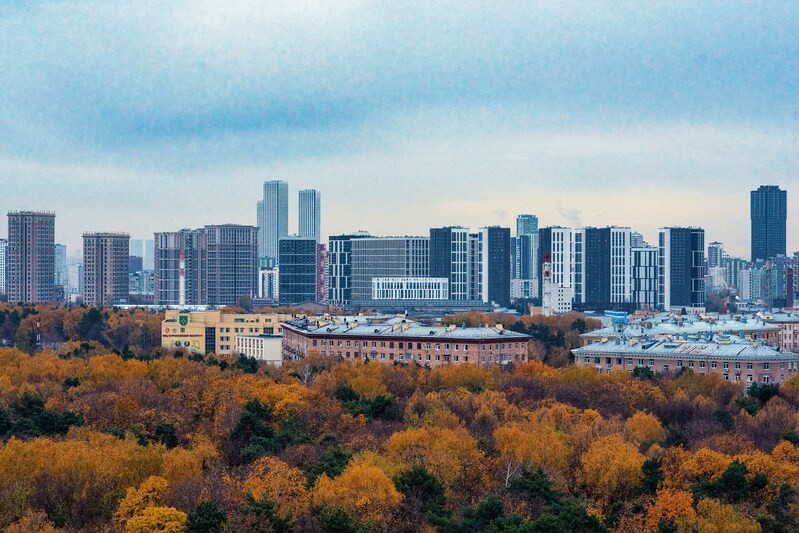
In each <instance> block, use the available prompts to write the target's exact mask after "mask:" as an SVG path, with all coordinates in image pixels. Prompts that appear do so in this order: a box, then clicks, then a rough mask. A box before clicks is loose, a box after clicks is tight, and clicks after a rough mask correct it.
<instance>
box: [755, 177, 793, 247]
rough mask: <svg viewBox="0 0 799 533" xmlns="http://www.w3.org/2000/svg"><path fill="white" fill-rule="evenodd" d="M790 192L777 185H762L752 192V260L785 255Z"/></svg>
mask: <svg viewBox="0 0 799 533" xmlns="http://www.w3.org/2000/svg"><path fill="white" fill-rule="evenodd" d="M787 213H788V192H787V191H783V190H780V188H779V187H778V186H777V185H761V186H760V187H759V188H758V189H757V190H756V191H752V192H751V193H750V217H751V220H752V262H754V261H757V260H758V259H763V260H764V261H765V260H766V259H769V258H771V257H777V256H778V255H785V240H786V239H785V233H786V231H785V230H786V221H787V218H788V216H787Z"/></svg>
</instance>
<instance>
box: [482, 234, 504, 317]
mask: <svg viewBox="0 0 799 533" xmlns="http://www.w3.org/2000/svg"><path fill="white" fill-rule="evenodd" d="M478 235H479V237H478V239H479V247H480V253H479V261H480V263H479V271H480V286H481V292H480V297H481V300H482V301H483V302H484V303H491V302H494V303H496V304H498V305H501V306H503V307H508V306H510V275H511V268H510V256H511V254H510V228H501V227H499V226H489V227H486V228H480V232H479V233H478Z"/></svg>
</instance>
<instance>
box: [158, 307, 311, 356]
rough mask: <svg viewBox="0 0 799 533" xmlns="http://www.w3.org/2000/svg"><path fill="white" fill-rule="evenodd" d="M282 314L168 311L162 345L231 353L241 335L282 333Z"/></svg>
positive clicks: (285, 317)
mask: <svg viewBox="0 0 799 533" xmlns="http://www.w3.org/2000/svg"><path fill="white" fill-rule="evenodd" d="M295 318H300V317H299V316H298V315H285V314H226V313H222V312H221V311H196V312H185V311H176V310H167V311H166V315H165V317H164V320H163V322H161V346H162V347H164V348H170V349H181V350H187V351H189V352H191V353H198V354H208V353H213V354H216V355H232V354H233V353H234V352H235V350H236V338H237V337H238V336H240V335H249V336H253V335H270V336H272V335H282V334H283V328H282V326H281V322H283V321H286V320H292V319H295Z"/></svg>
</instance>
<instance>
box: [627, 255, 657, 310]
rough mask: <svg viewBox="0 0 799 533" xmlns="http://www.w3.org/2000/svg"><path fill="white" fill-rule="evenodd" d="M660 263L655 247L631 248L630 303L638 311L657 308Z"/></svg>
mask: <svg viewBox="0 0 799 533" xmlns="http://www.w3.org/2000/svg"><path fill="white" fill-rule="evenodd" d="M658 263H659V261H658V249H657V248H656V247H655V246H642V247H638V248H630V269H631V274H630V301H631V302H632V304H633V305H634V306H635V307H636V308H637V309H656V308H657V305H658Z"/></svg>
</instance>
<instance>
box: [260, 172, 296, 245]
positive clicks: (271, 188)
mask: <svg viewBox="0 0 799 533" xmlns="http://www.w3.org/2000/svg"><path fill="white" fill-rule="evenodd" d="M288 235H289V184H288V183H286V182H285V181H279V180H272V181H267V182H264V196H263V200H261V202H260V204H259V206H258V257H260V258H264V259H267V260H272V261H277V256H278V248H279V246H280V239H282V238H285V237H288Z"/></svg>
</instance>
